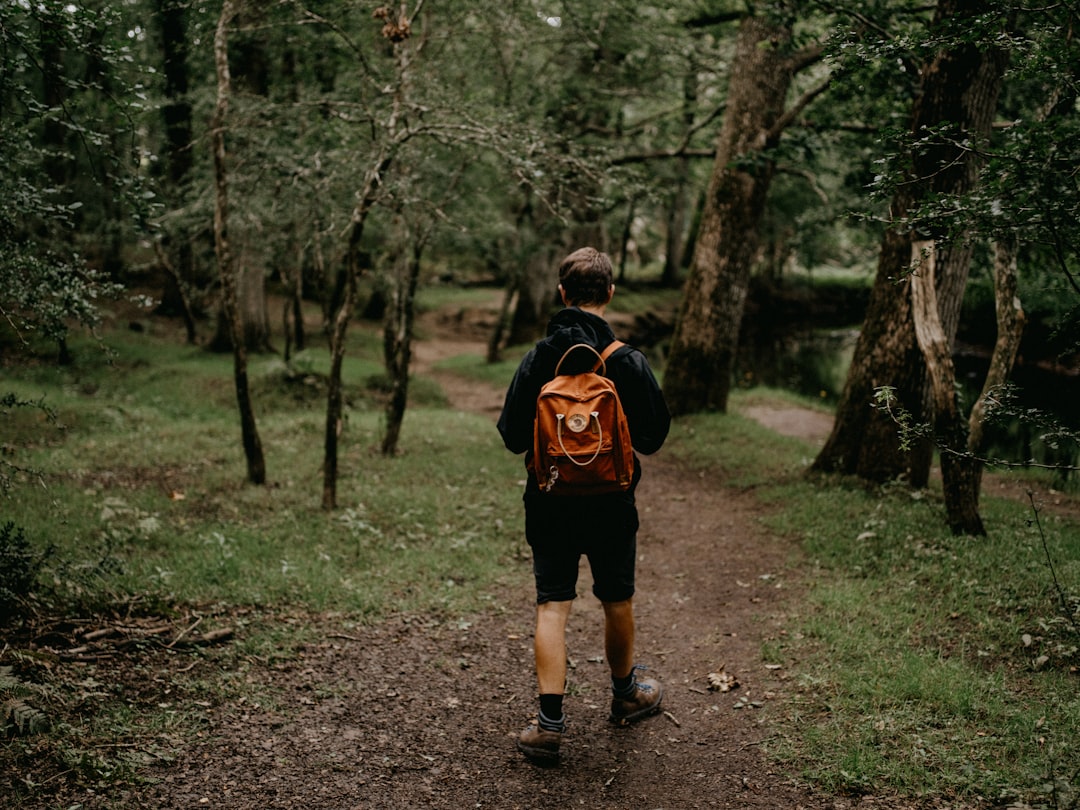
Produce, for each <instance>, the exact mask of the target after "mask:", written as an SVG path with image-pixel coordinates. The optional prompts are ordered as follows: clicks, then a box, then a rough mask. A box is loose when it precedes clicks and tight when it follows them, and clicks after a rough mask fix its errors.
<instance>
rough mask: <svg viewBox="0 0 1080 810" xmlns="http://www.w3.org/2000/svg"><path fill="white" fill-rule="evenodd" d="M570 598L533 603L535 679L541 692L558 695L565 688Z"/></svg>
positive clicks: (571, 603)
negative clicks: (534, 609)
mask: <svg viewBox="0 0 1080 810" xmlns="http://www.w3.org/2000/svg"><path fill="white" fill-rule="evenodd" d="M573 604H574V603H573V602H572V601H566V602H544V603H542V604H540V605H537V606H536V641H535V653H536V680H537V681H538V683H539V686H540V694H541V695H561V694H563V691H564V690H565V689H566V623H567V621H568V620H569V618H570V608H571V607H572V606H573Z"/></svg>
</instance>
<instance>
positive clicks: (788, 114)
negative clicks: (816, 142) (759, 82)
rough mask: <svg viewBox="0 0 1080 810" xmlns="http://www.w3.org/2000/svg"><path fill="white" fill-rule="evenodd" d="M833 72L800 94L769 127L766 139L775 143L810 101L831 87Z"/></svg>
mask: <svg viewBox="0 0 1080 810" xmlns="http://www.w3.org/2000/svg"><path fill="white" fill-rule="evenodd" d="M832 80H833V77H832V74H829V75H828V76H826V77H825V80H824V81H823V82H821V84H819V85H818V86H817V87H811V88H810V89H809V90H807V91H806V92H805V93H803V94H802V96H800V97H799V98H798V99H797V100H796V101H795V103H794V104H793V105H792V106H791V107H789V108H788V109H787V110H785V111H784V113H783V114H782V115H781V116H780V117H779V118H777V119H776V122H775V123H774V124H773V125H772V127H770V128H769V132H768V134H767V135H766V136H765V137H766V141H767V142H769V143H774V142H775V141H776V140H777V139H778V138H779V137H780V136H781V135H782V134H783V133H784V130H785V129H787V128H788V126H790V125H791V123H792V122H793V121H794V120H795V119H796V118H797V117H798V116H799V114H800V113H802V111H803V110H805V109H806V108H807V107H808V106H809V105H810V103H811V102H812V101H813V100H814V99H816V98H817V97H818V96H820V95H821V94H822V93H824V92H825V91H826V90H828V89H829V85H830V84H832Z"/></svg>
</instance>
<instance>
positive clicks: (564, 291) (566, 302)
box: [559, 284, 570, 307]
mask: <svg viewBox="0 0 1080 810" xmlns="http://www.w3.org/2000/svg"><path fill="white" fill-rule="evenodd" d="M559 297H560V298H561V299H562V302H563V306H567V307H568V306H570V302H569V301H567V300H566V290H564V289H563V285H562V284H560V285H559Z"/></svg>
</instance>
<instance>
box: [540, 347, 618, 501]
mask: <svg viewBox="0 0 1080 810" xmlns="http://www.w3.org/2000/svg"><path fill="white" fill-rule="evenodd" d="M624 345H625V344H624V343H622V342H621V341H618V340H616V341H614V342H613V343H612V344H611V345H610V346H608V347H607V348H606V349H605V350H604V353H603V354H601V353H600V352H598V351H597V350H596V349H594V348H593V347H592V346H590V345H588V344H587V343H578V344H576V345H574V346H571V347H570V348H569V349H567V350H566V352H565V353H564V354H563V356H562V357H561V358H560V359H559V362H558V364H557V365H556V366H555V377H554V378H553V379H552V380H551V381H550V382H548V383H546V384H545V385H544V387H543V388H541V389H540V396H539V397H538V398H537V400H536V421H535V423H534V429H533V456H532V469H533V472H534V473H535V474H536V480H537V481H538V482H539V484H540V490H541V491H542V492H548V493H550V494H552V495H596V494H600V493H604V492H624V491H626V490H628V489H629V488H630V483H631V480H632V479H633V476H634V451H633V449H632V448H631V446H630V425H629V423H627V421H626V414H624V413H623V408H622V403H621V402H620V401H619V395H618V393H617V392H616V390H615V384H614V383H613V382H612V381H611V380H609V379H608V378H607V377H606V376H604V375H605V374H606V372H607V364H606V361H607V359H608V358H609V357H610V356H611V354H612V353H613V352H614V351H615V350H616V349H618V348H619V347H621V346H624ZM579 349H580V350H588V351H591V352H592V353H593V354H595V355H596V356H597V358H598V359H597V361H596V364H595V365H594V366H593V367H592V369H591V370H588V371H585V372H582V373H581V374H560V373H559V371H560V369H561V368H562V364H563V361H564V360H566V358H567V357H568V356H569V354H570V353H571V352H573V351H576V350H579Z"/></svg>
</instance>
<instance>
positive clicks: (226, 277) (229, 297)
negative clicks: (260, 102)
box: [210, 0, 266, 484]
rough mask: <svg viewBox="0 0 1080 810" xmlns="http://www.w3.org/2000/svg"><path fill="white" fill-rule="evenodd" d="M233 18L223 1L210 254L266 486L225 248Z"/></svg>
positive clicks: (247, 429) (248, 453)
mask: <svg viewBox="0 0 1080 810" xmlns="http://www.w3.org/2000/svg"><path fill="white" fill-rule="evenodd" d="M235 15H236V8H235V5H234V3H233V0H225V2H224V5H223V6H222V9H221V16H220V17H219V18H218V24H217V31H216V33H215V34H214V66H215V69H216V71H217V83H218V88H217V103H216V105H215V107H214V116H213V119H212V120H211V126H210V134H211V141H212V143H213V147H214V192H215V195H214V251H215V254H216V256H217V262H218V271H219V273H220V275H221V289H222V300H223V307H224V310H225V315H226V318H227V320H228V322H229V325H230V329H231V337H232V344H233V377H234V380H235V383H236V403H237V405H238V407H239V410H240V431H241V436H242V439H243V444H244V455H245V457H246V458H247V470H248V480H249V481H250V482H251V483H253V484H263V483H265V482H266V462H265V460H264V458H263V450H262V442H261V440H260V439H259V431H258V429H257V428H256V426H255V412H254V409H253V408H252V402H251V393H250V391H249V389H248V377H247V351H246V349H245V348H244V340H243V334H242V327H241V321H240V312H239V303H238V301H237V279H236V272H235V269H234V262H233V256H232V251H231V248H230V245H229V197H228V172H227V169H226V166H225V161H226V153H225V115H226V113H227V111H228V105H229V82H230V79H229V49H228V26H229V23H230V22H231V21H232V19H233V17H234V16H235Z"/></svg>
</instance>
